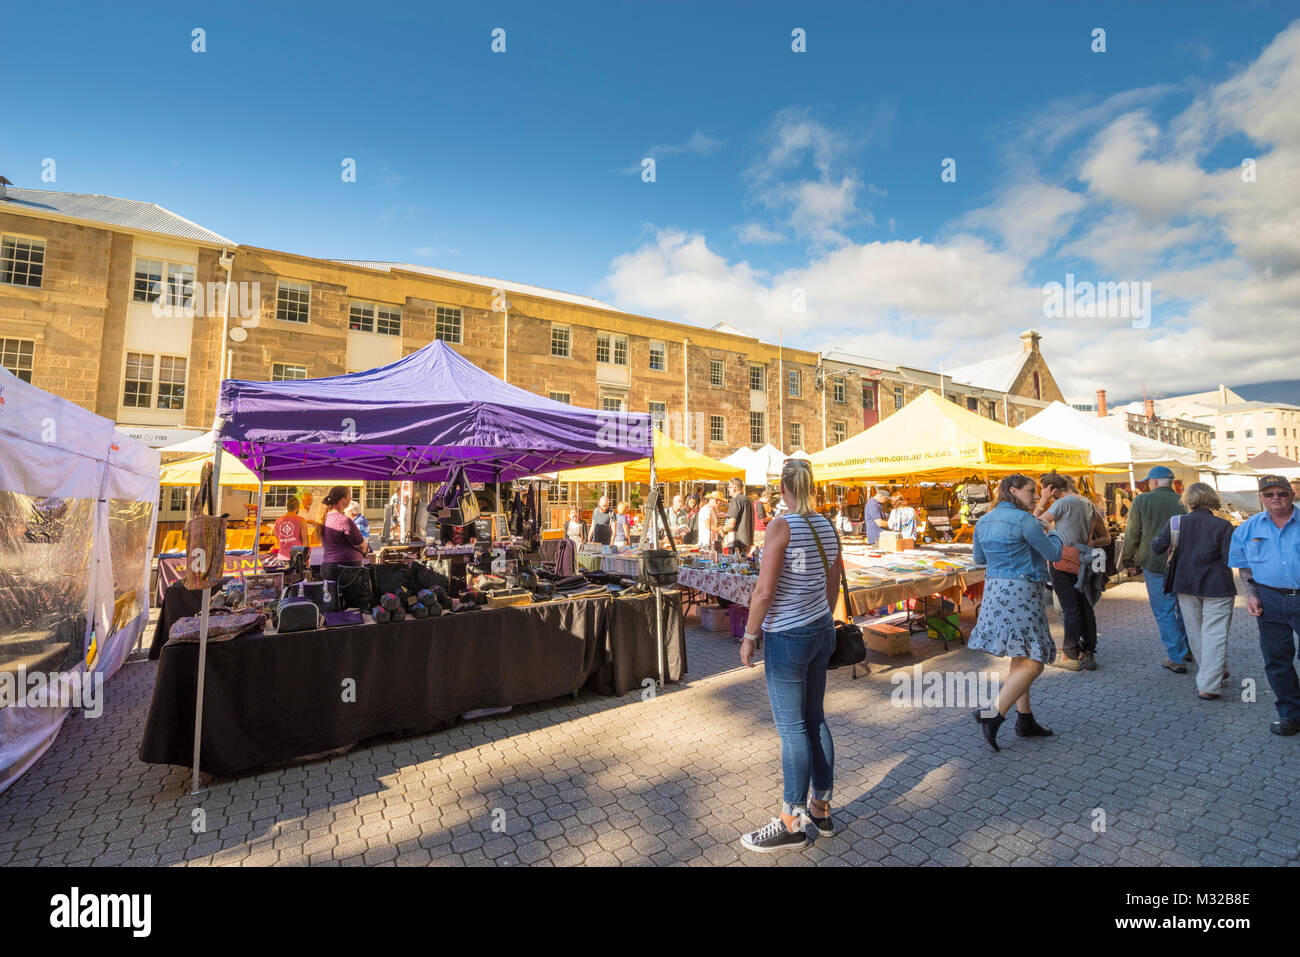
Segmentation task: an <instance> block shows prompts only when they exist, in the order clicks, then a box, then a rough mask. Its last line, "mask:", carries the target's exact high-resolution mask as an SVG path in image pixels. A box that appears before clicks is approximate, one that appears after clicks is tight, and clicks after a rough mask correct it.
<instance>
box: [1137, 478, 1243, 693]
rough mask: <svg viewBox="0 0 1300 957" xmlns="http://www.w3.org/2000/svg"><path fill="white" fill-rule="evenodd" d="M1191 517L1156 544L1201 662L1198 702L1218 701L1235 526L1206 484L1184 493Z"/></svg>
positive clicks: (1175, 522)
mask: <svg viewBox="0 0 1300 957" xmlns="http://www.w3.org/2000/svg"><path fill="white" fill-rule="evenodd" d="M1183 505H1184V506H1186V508H1187V514H1186V515H1174V516H1173V517H1171V518H1170V519H1169V521H1168V522H1166V523H1165V527H1164V528H1163V529H1161V531H1160V534H1159V535H1157V536H1156V538H1155V541H1153V542H1152V543H1151V551H1153V552H1155V553H1156V554H1157V555H1164V554H1166V553H1168V555H1169V566H1168V568H1167V569H1166V570H1165V594H1167V595H1176V596H1177V597H1178V610H1179V611H1181V612H1182V613H1183V624H1184V625H1185V626H1186V628H1187V645H1188V647H1190V648H1191V649H1192V657H1193V658H1195V659H1196V696H1197V697H1198V698H1200V699H1201V700H1202V701H1217V700H1218V699H1219V696H1220V687H1221V686H1222V685H1223V683H1224V682H1226V681H1227V680H1228V628H1229V626H1230V625H1231V624H1232V604H1233V602H1234V601H1236V598H1237V586H1236V584H1235V583H1234V582H1233V580H1232V569H1231V568H1229V567H1228V549H1229V547H1230V546H1231V544H1232V531H1233V529H1232V523H1231V522H1229V521H1228V520H1227V519H1224V518H1220V517H1219V516H1218V515H1215V514H1214V512H1215V510H1216V509H1218V508H1219V507H1220V502H1219V493H1218V492H1216V491H1215V490H1214V489H1212V488H1211V487H1210V486H1208V485H1206V484H1205V483H1204V482H1193V483H1192V484H1191V485H1189V486H1187V490H1186V491H1184V492H1183Z"/></svg>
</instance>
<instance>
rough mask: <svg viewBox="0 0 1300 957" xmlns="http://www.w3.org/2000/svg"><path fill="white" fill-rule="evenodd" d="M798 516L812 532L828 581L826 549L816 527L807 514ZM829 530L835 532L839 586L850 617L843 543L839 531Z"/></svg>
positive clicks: (845, 608)
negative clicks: (838, 564) (838, 562)
mask: <svg viewBox="0 0 1300 957" xmlns="http://www.w3.org/2000/svg"><path fill="white" fill-rule="evenodd" d="M800 518H802V519H803V520H804V521H805V522H807V523H808V530H809V531H810V532H812V537H813V541H814V542H816V543H817V554H818V555H820V556H821V558H822V572H823V573H824V574H825V575H826V578H827V580H828V581H829V580H830V577H831V563H830V562H829V561H827V560H826V549H825V548H823V547H822V539H821V536H820V535H818V534H817V528H816V526H814V525H813V523H812V522H811V521H809V519H808V516H806V515H801V516H800ZM831 531H833V532H835V544H836V546H837V547H838V548H839V549H840V551H839V552H838V555H839V556H840V588H841V589H842V590H843V592H844V614H845V615H846V616H847V617H848V618H850V619H852V617H853V606H852V605H850V604H849V579H848V576H847V575H846V574H845V573H844V560H843V554H844V545H843V543H842V542H841V541H840V533H839V532H838V531H837V530H836V529H835V528H834V527H832V528H831ZM834 611H835V609H833V608H832V609H831V612H832V614H833V613H834Z"/></svg>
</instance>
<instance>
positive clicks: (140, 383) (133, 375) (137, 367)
mask: <svg viewBox="0 0 1300 957" xmlns="http://www.w3.org/2000/svg"><path fill="white" fill-rule="evenodd" d="M122 405H124V406H125V407H127V408H128V409H147V408H149V407H150V406H152V405H153V356H152V355H148V354H146V353H142V352H128V353H127V354H126V386H125V388H124V389H123V391H122Z"/></svg>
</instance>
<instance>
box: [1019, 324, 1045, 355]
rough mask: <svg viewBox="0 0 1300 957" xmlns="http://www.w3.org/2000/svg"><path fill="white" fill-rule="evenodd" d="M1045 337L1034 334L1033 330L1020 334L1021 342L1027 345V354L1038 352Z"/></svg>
mask: <svg viewBox="0 0 1300 957" xmlns="http://www.w3.org/2000/svg"><path fill="white" fill-rule="evenodd" d="M1042 338H1043V337H1042V336H1040V335H1039V334H1038V333H1036V332H1034V330H1033V329H1026V330H1025V331H1024V332H1022V333H1020V341H1021V342H1023V343H1024V344H1025V352H1037V351H1038V341H1039V340H1040V339H1042Z"/></svg>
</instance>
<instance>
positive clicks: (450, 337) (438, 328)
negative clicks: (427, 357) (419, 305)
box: [433, 306, 462, 344]
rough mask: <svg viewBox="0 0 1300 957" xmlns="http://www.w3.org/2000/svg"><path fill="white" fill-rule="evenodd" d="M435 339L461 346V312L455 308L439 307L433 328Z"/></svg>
mask: <svg viewBox="0 0 1300 957" xmlns="http://www.w3.org/2000/svg"><path fill="white" fill-rule="evenodd" d="M433 337H434V338H435V339H441V340H442V341H443V342H454V343H457V344H459V343H460V342H461V341H462V340H461V315H460V310H459V309H457V308H455V307H454V306H439V307H438V310H437V314H436V321H435V322H434V327H433Z"/></svg>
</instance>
